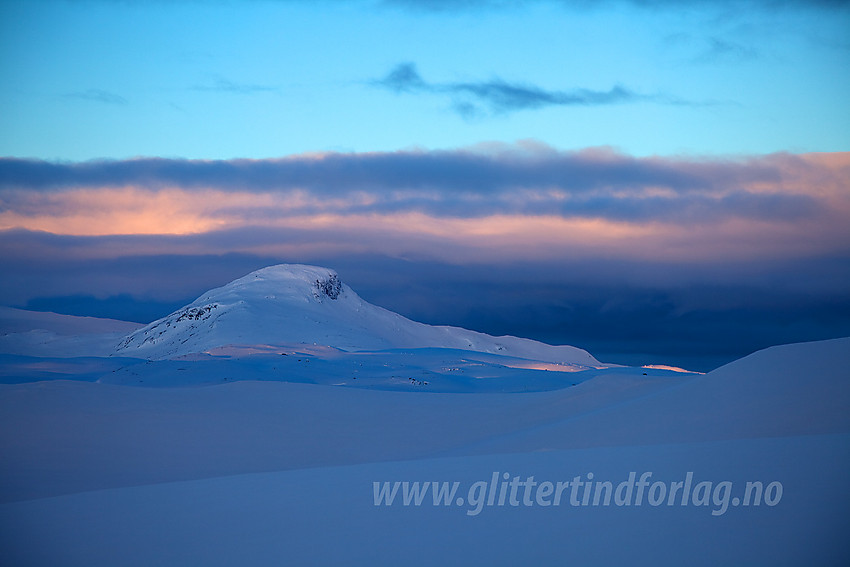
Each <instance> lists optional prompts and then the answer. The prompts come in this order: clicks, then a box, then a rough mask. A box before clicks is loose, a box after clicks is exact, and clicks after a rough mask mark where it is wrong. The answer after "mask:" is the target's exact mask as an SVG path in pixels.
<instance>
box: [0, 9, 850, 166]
mask: <svg viewBox="0 0 850 567" xmlns="http://www.w3.org/2000/svg"><path fill="white" fill-rule="evenodd" d="M459 5H460V6H461V7H458V6H459ZM0 6H2V8H0V9H2V19H0V21H1V22H2V23H0V26H2V33H0V57H2V59H0V69H2V74H3V78H4V80H3V81H2V83H0V105H2V114H0V132H2V134H0V155H7V156H16V157H33V158H41V159H61V160H86V159H94V158H118V159H120V158H128V157H135V156H160V157H184V158H200V159H229V158H235V157H246V158H268V157H280V156H284V155H290V154H296V153H303V152H325V151H343V152H352V151H354V152H370V151H393V150H398V149H403V148H411V147H424V148H430V149H441V148H458V147H465V146H469V145H472V144H477V143H480V142H482V141H500V142H508V143H510V142H514V141H516V140H521V139H529V138H530V139H535V140H538V141H541V142H544V143H546V144H549V145H552V146H554V147H557V148H560V149H580V148H585V147H589V146H600V145H603V146H613V147H615V148H617V149H619V150H621V151H623V152H626V153H629V154H632V155H653V154H661V155H671V154H682V153H686V154H700V155H704V154H714V155H716V154H721V155H727V154H732V153H735V154H740V153H742V154H751V153H769V152H775V151H792V152H806V151H846V150H848V149H850V105H848V104H847V103H846V101H847V100H850V73H847V69H848V68H850V39H847V37H848V36H847V34H846V31H847V30H848V29H850V9H848V7H847V3H845V2H821V3H817V2H816V3H810V2H793V1H791V2H781V1H780V2H772V1H769V0H765V1H750V2H728V1H717V2H711V1H708V0H706V1H700V2H684V3H682V2H676V3H672V2H663V1H662V2H651V1H645V2H628V1H614V0H611V1H608V2H599V3H586V2H570V1H563V2H559V1H551V2H547V1H537V2H425V1H423V2H418V1H409V2H402V1H397V2H377V1H352V2H334V1H324V2H323V1H318V2H298V1H263V0H252V1H246V2H236V1H217V2H205V1H185V2H141V1H138V2H137V1H132V0H130V1H108V0H83V1H63V0H36V1H26V2H15V1H4V2H2V4H0ZM401 65H408V66H409V68H413V69H415V70H416V72H417V73H418V75H419V77H421V79H422V81H423V82H424V84H425V85H426V86H427V88H422V89H407V90H395V89H393V88H390V87H391V85H388V84H387V82H386V81H384V79H386V78H387V76H388V75H389V74H390V73H392V72H393V70H395V69H398V68H399V66H401ZM494 85H501V86H508V87H512V88H517V89H520V92H519V97H520V98H516V97H515V98H514V100H513V101H512V104H513V105H512V104H507V105H502V106H498V105H494V104H493V98H492V94H493V92H492V87H493V86H494ZM487 86H489V87H491V89H490V98H487V96H488V95H486V94H485V91H482V87H487ZM464 87H466V88H464ZM476 87H478V89H477V90H476ZM614 89H622V92H625V93H627V94H628V96H625V97H619V98H618V97H613V98H609V99H605V97H599V96H594V95H599V94H600V93H601V94H605V93H611V92H612V90H614ZM529 93H532V94H533V93H536V94H538V95H539V94H541V93H543V94H545V95H553V94H554V95H555V96H554V99H556V100H557V99H558V96H557V95H566V96H565V97H563V96H562V97H561V100H562V101H565V102H562V103H560V104H559V103H556V102H552V99H553V97H550V99H549V103H545V102H544V103H540V104H539V105H537V106H533V105H528V104H525V105H524V104H522V99H521V97H522V95H528V94H529ZM582 94H584V95H588V94H589V95H590V96H584V97H582V96H578V97H576V96H575V95H582ZM570 95H573V96H572V98H571V97H570ZM525 102H526V103H528V100H525ZM539 102H540V99H539V98H538V103H539Z"/></svg>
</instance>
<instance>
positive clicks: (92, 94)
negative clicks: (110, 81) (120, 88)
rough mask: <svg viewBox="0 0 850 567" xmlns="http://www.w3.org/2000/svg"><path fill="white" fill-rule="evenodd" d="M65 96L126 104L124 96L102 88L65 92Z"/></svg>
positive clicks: (104, 102)
mask: <svg viewBox="0 0 850 567" xmlns="http://www.w3.org/2000/svg"><path fill="white" fill-rule="evenodd" d="M65 97H66V98H70V99H78V100H88V101H92V102H100V103H103V104H128V101H127V99H126V98H124V97H123V96H121V95H118V94H115V93H113V92H109V91H105V90H102V89H88V90H85V91H74V92H70V93H66V94H65Z"/></svg>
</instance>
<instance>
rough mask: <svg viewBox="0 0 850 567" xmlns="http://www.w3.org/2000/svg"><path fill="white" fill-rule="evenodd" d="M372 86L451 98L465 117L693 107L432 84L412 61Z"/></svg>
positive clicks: (621, 90) (621, 96) (626, 94)
mask: <svg viewBox="0 0 850 567" xmlns="http://www.w3.org/2000/svg"><path fill="white" fill-rule="evenodd" d="M372 84H373V85H375V86H378V87H381V88H385V89H388V90H390V91H392V92H395V93H397V94H434V95H446V96H449V97H450V98H451V99H452V107H453V108H454V110H455V111H457V112H458V113H459V114H461V115H462V116H465V117H472V116H477V115H480V114H482V113H484V111H485V110H487V111H489V112H491V113H494V114H502V113H508V112H514V111H518V110H529V109H538V108H543V107H547V106H603V105H612V104H626V103H635V102H654V103H661V104H677V105H681V104H691V103H689V102H688V101H685V100H681V99H676V98H675V97H670V96H665V95H645V94H640V93H637V92H635V91H632V90H631V89H628V88H626V87H624V86H622V85H615V86H613V87H611V88H610V89H608V90H603V91H599V90H592V89H585V88H575V89H571V90H567V91H557V90H547V89H544V88H541V87H538V86H535V85H529V84H523V83H512V82H508V81H504V80H502V79H492V80H488V81H474V82H469V81H466V82H464V81H459V82H450V83H430V82H428V81H426V80H425V79H423V78H422V76H421V75H420V74H419V71H418V70H417V68H416V65H415V64H413V63H410V62H406V63H401V64H399V65H397V66H396V67H394V68H393V69H392V70H390V72H389V73H387V75H386V76H385V77H383V78H381V79H378V80H375V81H372Z"/></svg>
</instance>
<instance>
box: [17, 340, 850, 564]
mask: <svg viewBox="0 0 850 567" xmlns="http://www.w3.org/2000/svg"><path fill="white" fill-rule="evenodd" d="M848 347H850V339H841V340H835V341H825V342H819V343H808V344H800V345H787V346H782V347H775V348H772V349H768V350H765V351H762V352H759V353H756V354H754V355H752V356H750V357H747V358H745V359H742V360H740V361H738V362H736V363H733V364H730V365H728V366H726V367H723V368H721V369H718V370H716V371H715V372H712V373H709V374H707V375H704V376H697V375H686V376H685V379H678V380H673V379H671V378H669V377H666V376H664V377H659V376H655V377H652V376H646V377H644V376H642V375H641V374H636V373H634V372H632V373H629V372H628V370H630V369H610V370H608V371H604V372H602V373H601V374H600V375H598V376H596V377H595V378H593V379H592V380H587V381H585V382H582V383H580V384H578V385H576V386H574V387H570V388H563V389H558V390H552V391H546V392H536V393H529V394H520V393H517V394H439V393H426V392H421V391H419V392H417V391H410V392H389V391H381V390H370V389H360V388H340V387H333V386H326V385H315V384H294V383H286V382H255V381H241V382H236V383H232V384H224V385H218V386H210V387H204V388H133V387H127V386H112V385H106V384H96V383H86V382H79V381H52V382H41V383H31V384H17V385H6V386H0V392H2V395H0V404H2V405H0V420H2V421H0V432H2V437H0V443H1V444H0V449H2V453H3V455H4V460H3V461H2V464H0V467H2V469H0V471H1V472H0V486H2V487H3V488H2V491H3V497H4V500H5V501H6V503H5V504H2V505H0V522H2V525H3V527H4V530H3V535H2V536H0V538H2V545H0V563H3V564H10V565H11V564H31V565H57V564H61V565H150V564H164V565H186V564H203V565H278V564H317V565H326V564H346V565H349V564H350V565H371V564H400V563H401V564H406V565H433V564H443V565H468V564H479V563H486V564H493V565H515V564H518V563H527V562H531V563H533V564H542V565H560V564H564V563H565V562H566V563H567V564H581V565H622V564H629V565H681V564H688V565H718V564H722V565H798V564H817V565H833V564H834V565H840V564H844V562H845V561H846V559H847V557H848V556H850V555H848V554H850V549H848V543H847V540H846V528H847V526H848V512H847V510H848V509H850V486H848V483H847V478H850V420H848V418H847V415H846V414H847V412H846V408H847V407H848V402H850V399H849V398H848V386H847V383H848V368H850V360H848V353H850V348H848ZM631 471H636V472H637V473H638V474H641V473H642V472H644V471H650V472H652V473H653V477H652V478H653V479H662V480H664V481H674V480H681V479H683V478H684V477H685V475H686V473H687V472H688V471H691V472H693V473H694V475H695V477H696V479H697V480H708V481H712V482H714V483H718V482H721V481H731V482H734V483H735V486H736V487H740V486H743V485H744V484H745V483H746V482H747V481H759V482H763V483H765V484H767V483H770V482H773V481H778V482H781V483H782V485H783V489H784V493H783V498H782V500H781V502H780V503H779V504H778V505H776V506H775V507H769V506H766V505H761V506H760V507H749V508H729V510H728V511H726V513H725V514H723V515H719V516H716V515H712V513H711V511H712V510H715V511H716V510H717V506H715V505H714V504H710V505H708V506H704V507H703V506H693V505H689V506H684V507H682V506H679V505H675V506H672V507H668V506H661V507H649V506H643V507H637V506H634V507H614V506H611V507H578V508H576V507H570V506H566V505H562V506H560V507H548V508H547V507H541V506H533V507H523V506H520V507H510V506H504V507H492V508H484V510H483V511H482V512H481V513H480V515H477V516H469V515H467V513H466V512H467V510H468V509H469V507H468V506H464V505H457V506H449V507H445V506H443V507H441V506H432V505H430V504H428V503H427V502H426V503H425V504H423V505H421V506H418V507H417V506H408V507H404V506H393V507H375V506H373V503H372V498H373V492H372V490H373V488H372V482H373V481H378V482H380V481H415V480H418V481H425V480H428V481H452V482H454V481H458V482H461V483H462V484H463V486H464V488H462V489H461V490H464V491H465V490H466V487H468V486H470V485H471V484H472V483H474V482H476V481H486V480H488V479H489V478H490V476H491V474H492V473H493V472H497V473H499V474H502V473H504V472H507V473H510V474H511V475H520V476H522V478H526V477H527V476H530V475H534V476H535V477H536V478H537V479H538V481H542V480H550V481H561V480H569V479H571V478H573V477H574V476H576V475H587V473H591V472H592V473H593V474H595V475H596V478H597V479H606V480H611V481H612V482H620V481H622V480H625V479H626V478H627V477H628V474H629V472H631ZM463 494H464V495H465V494H466V492H463ZM612 542H614V543H612Z"/></svg>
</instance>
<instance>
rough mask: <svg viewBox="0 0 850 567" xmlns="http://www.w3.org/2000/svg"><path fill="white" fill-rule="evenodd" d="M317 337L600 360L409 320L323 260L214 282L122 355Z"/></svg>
mask: <svg viewBox="0 0 850 567" xmlns="http://www.w3.org/2000/svg"><path fill="white" fill-rule="evenodd" d="M298 344H310V345H322V346H328V347H333V348H337V349H341V350H345V351H367V350H381V349H394V348H425V347H428V348H452V349H461V350H470V351H476V352H487V353H494V354H500V355H505V356H515V357H520V358H528V359H533V360H538V361H546V362H553V363H558V364H579V365H594V364H598V362H597V361H596V359H594V358H593V357H592V356H590V355H589V354H588V353H587V352H585V351H583V350H581V349H577V348H574V347H570V346H550V345H546V344H543V343H539V342H536V341H532V340H529V339H521V338H516V337H492V336H490V335H485V334H483V333H478V332H475V331H469V330H466V329H460V328H457V327H435V326H431V325H425V324H423V323H417V322H415V321H411V320H410V319H407V318H405V317H402V316H401V315H399V314H397V313H393V312H392V311H388V310H386V309H384V308H382V307H378V306H376V305H372V304H370V303H367V302H366V301H363V300H362V299H361V298H360V296H358V295H357V294H356V293H355V292H354V290H352V289H351V288H350V287H348V286H347V285H345V284H344V283H342V280H340V277H339V275H338V274H337V273H336V272H335V271H333V270H330V269H328V268H322V267H318V266H306V265H303V264H279V265H276V266H269V267H267V268H263V269H261V270H257V271H256V272H251V273H250V274H248V275H246V276H243V277H241V278H239V279H237V280H234V281H232V282H230V283H228V284H226V285H224V286H222V287H219V288H216V289H212V290H210V291H208V292H206V293H205V294H203V295H202V296H201V297H199V298H198V299H196V300H195V301H193V302H192V303H190V304H189V305H186V306H185V307H183V308H181V309H178V310H177V311H175V312H174V313H171V314H170V315H168V316H166V317H163V318H162V319H159V320H158V321H154V322H153V323H151V324H149V325H147V326H145V327H143V328H141V329H139V330H137V331H135V332H133V333H131V334H130V335H128V336H127V337H126V338H125V339H124V340H123V341H122V342H121V344H120V345H118V347H117V349H116V351H115V352H116V354H120V355H122V356H139V357H144V358H149V359H163V358H172V357H176V356H181V355H185V354H191V353H200V352H208V351H210V350H212V349H215V348H218V347H221V346H226V345H298Z"/></svg>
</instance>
